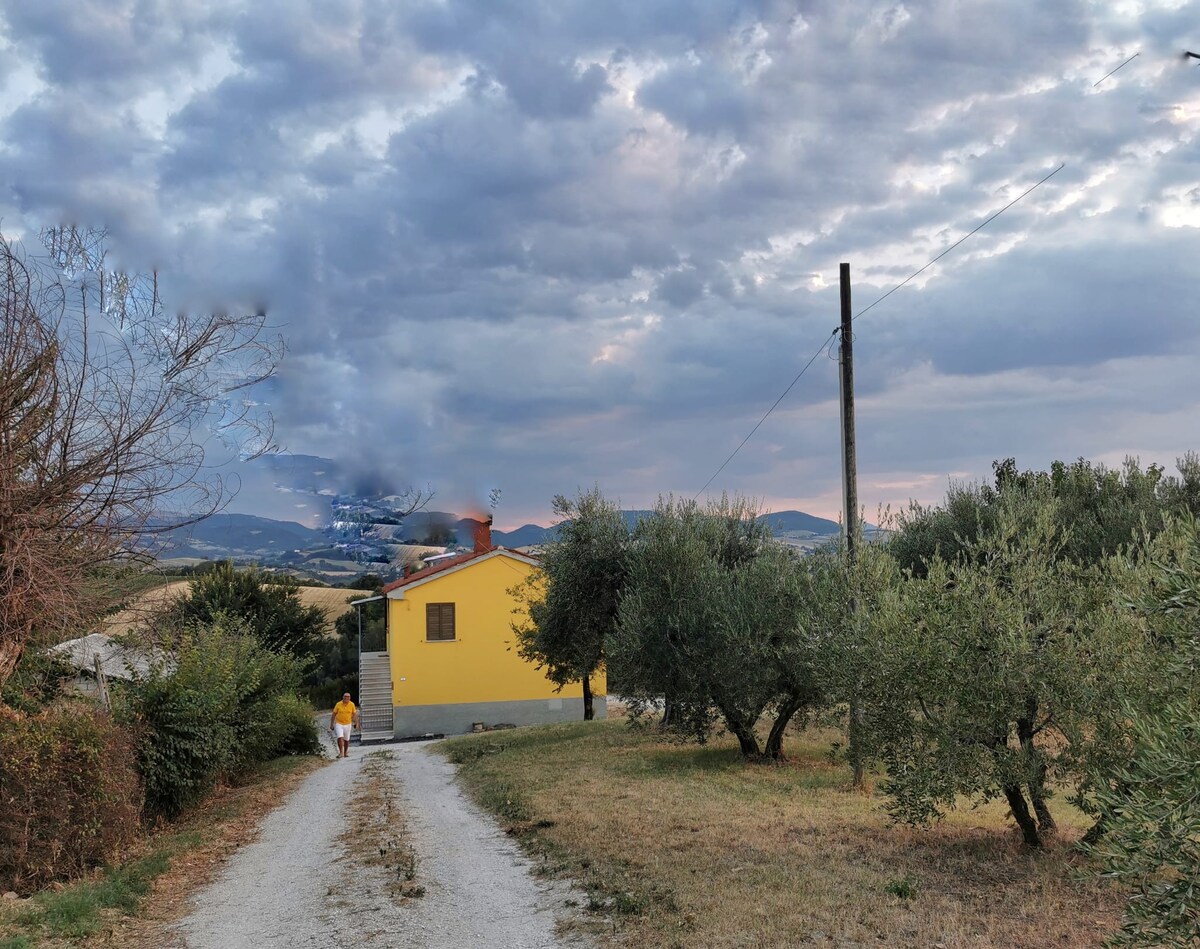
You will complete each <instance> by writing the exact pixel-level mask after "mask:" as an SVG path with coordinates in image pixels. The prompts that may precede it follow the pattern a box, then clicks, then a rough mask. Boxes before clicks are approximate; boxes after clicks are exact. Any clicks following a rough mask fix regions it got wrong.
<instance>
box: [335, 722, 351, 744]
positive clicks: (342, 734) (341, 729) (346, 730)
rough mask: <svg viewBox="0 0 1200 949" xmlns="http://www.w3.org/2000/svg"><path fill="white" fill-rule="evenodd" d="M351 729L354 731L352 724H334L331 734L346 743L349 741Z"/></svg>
mask: <svg viewBox="0 0 1200 949" xmlns="http://www.w3.org/2000/svg"><path fill="white" fill-rule="evenodd" d="M353 729H354V723H353V722H351V723H350V724H349V725H342V724H340V723H334V726H333V734H334V735H335V736H336V737H338V738H345V739H346V741H349V740H350V732H351V731H352V730H353Z"/></svg>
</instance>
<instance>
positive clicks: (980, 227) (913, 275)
mask: <svg viewBox="0 0 1200 949" xmlns="http://www.w3.org/2000/svg"><path fill="white" fill-rule="evenodd" d="M1134 55H1135V56H1136V55H1137V54H1136V53H1135V54H1134ZM1130 58H1132V57H1130ZM1122 65H1124V64H1122ZM1120 68H1121V67H1120V66H1118V67H1117V69H1120ZM1115 71H1116V70H1114V72H1115ZM1065 167H1066V162H1063V163H1062V164H1060V165H1059V166H1058V167H1057V168H1055V169H1054V170H1053V171H1052V172H1050V174H1048V175H1046V176H1045V177H1043V178H1041V179H1040V180H1039V181H1038V182H1037V183H1036V184H1033V185H1031V186H1030V187H1028V188H1026V189H1025V190H1024V191H1022V192H1021V193H1020V194H1019V195H1017V196H1016V197H1015V198H1013V199H1012V200H1011V201H1009V202H1008V204H1006V205H1004V207H1002V208H1000V210H998V211H996V212H994V213H992V214H991V215H989V216H988V217H987V218H986V219H984V221H983V222H982V223H980V224H978V225H976V226H975V227H974V228H973V229H971V230H970V231H968V232H967V233H966V234H964V235H963V236H962V237H960V238H959V239H958V240H956V241H955V242H954V243H953V244H951V245H950V246H949V247H947V248H946V249H945V250H943V251H942V252H941V253H940V254H938V255H937V256H936V257H934V258H933V259H932V260H931V261H929V262H928V263H927V264H925V266H923V267H921V268H920V269H919V270H914V271H913V272H912V273H911V274H909V275H908V276H907V277H905V278H904V279H903V280H902V281H900V282H899V283H898V284H896V285H895V286H894V287H892V289H890V290H889V291H888V292H887V293H885V294H884V295H883V296H881V297H880V298H879V299H878V300H876V301H875V302H874V303H871V304H869V305H868V306H865V307H863V309H861V310H859V311H858V312H857V313H855V314H854V316H852V317H851V318H850V319H851V322H853V321H854V320H857V319H858V318H859V317H860V316H862V315H863V314H864V313H866V312H867V311H868V310H871V309H873V308H874V307H876V306H878V305H879V304H880V303H882V302H883V301H884V300H886V299H887V298H888V297H890V296H891V295H892V294H893V293H895V292H896V291H897V290H899V289H900V288H901V287H903V286H905V285H906V284H908V283H910V282H911V281H913V280H915V279H916V278H917V277H919V276H920V275H921V274H923V273H924V272H925V271H926V270H928V269H929V268H930V267H932V266H933V265H934V264H936V263H937V262H938V261H939V260H941V259H942V258H943V257H945V256H946V255H947V254H948V253H950V252H951V251H952V250H954V248H956V247H958V246H959V245H960V244H962V243H963V242H964V241H966V240H968V239H969V238H971V237H973V236H975V235H976V234H978V233H979V232H980V231H982V230H983V229H984V228H985V227H987V226H988V225H989V224H991V223H992V221H994V220H996V218H998V217H999V216H1000V215H1001V214H1003V213H1004V212H1005V211H1007V210H1008V209H1009V208H1011V207H1013V205H1015V204H1017V203H1018V202H1020V201H1021V200H1023V199H1024V198H1025V197H1026V196H1027V195H1030V194H1032V193H1033V192H1034V191H1036V190H1037V189H1038V188H1040V187H1041V186H1042V185H1044V184H1045V183H1046V182H1047V181H1049V180H1050V179H1051V178H1053V177H1054V176H1055V175H1057V174H1058V173H1059V172H1060V171H1062V170H1063V169H1064V168H1065ZM840 332H841V326H840V325H839V326H836V327H834V330H833V332H832V333H830V334H829V336H827V337H826V338H825V339H824V340H822V342H821V345H820V346H818V347H817V351H816V352H815V353H813V354H812V356H811V357H810V358H809V360H808V362H806V363H805V364H804V368H803V369H801V370H800V371H799V372H798V373H796V377H795V378H794V379H793V380H792V381H791V383H790V384H789V385H788V387H787V388H786V389H784V390H783V392H782V393H781V394H780V396H779V398H777V399H776V400H775V401H774V402H773V403H771V407H770V408H769V409H767V411H766V412H765V413H764V414H763V417H762V418H760V419H759V420H758V422H757V423H755V425H754V428H752V429H750V432H749V434H747V435H746V437H745V438H743V439H742V440H741V442H740V443H739V444H738V446H737V448H735V449H734V450H733V451H732V452H730V454H729V457H728V458H726V459H725V460H724V461H723V462H721V466H720V467H719V468H717V470H716V471H714V472H713V473H712V477H710V478H709V479H708V480H707V481H705V482H704V487H702V488H701V489H700V490H699V491H697V492H696V493H695V494H694V495H692V500H693V501H695V500H696V499H697V498H699V497H700V495H702V494H703V493H704V492H705V490H707V488H708V486H709V485H710V484H712V483H713V481H715V480H716V478H717V475H719V474H720V473H721V472H722V471H724V470H725V467H726V466H727V465H728V464H729V463H730V462H731V461H733V459H734V458H735V457H736V456H737V453H738V452H740V451H741V450H742V449H743V448H744V447H745V446H746V442H748V441H750V439H751V438H752V437H753V436H754V433H755V432H757V431H758V430H759V428H761V427H762V424H763V422H765V421H766V420H767V419H768V418H770V416H771V413H772V412H774V411H775V409H777V408H778V407H779V403H780V402H782V401H783V400H784V398H785V397H786V396H787V394H788V393H789V392H791V391H792V389H794V388H795V386H796V383H797V382H799V381H800V379H801V377H802V376H803V375H804V374H805V373H806V372H808V370H809V367H810V366H812V364H813V363H814V362H815V361H816V359H817V357H818V356H819V355H821V353H822V352H824V351H825V349H826V348H827V347H829V346H831V344H832V340H833V338H834V337H836V336H837V335H838V333H840ZM830 358H833V357H832V350H831V355H830Z"/></svg>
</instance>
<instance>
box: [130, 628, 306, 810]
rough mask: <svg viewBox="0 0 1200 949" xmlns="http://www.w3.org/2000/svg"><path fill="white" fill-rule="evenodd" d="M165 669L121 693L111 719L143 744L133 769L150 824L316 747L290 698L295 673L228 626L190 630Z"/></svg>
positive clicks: (283, 659)
mask: <svg viewBox="0 0 1200 949" xmlns="http://www.w3.org/2000/svg"><path fill="white" fill-rule="evenodd" d="M171 657H172V658H171V661H170V662H164V663H161V664H159V665H158V666H156V667H155V668H154V669H152V670H151V672H150V673H149V674H148V675H146V676H144V677H142V678H140V679H138V680H137V681H135V682H134V683H132V685H131V686H130V687H129V688H127V689H125V690H123V694H122V702H121V706H120V714H121V716H122V717H123V718H124V719H125V720H126V721H128V722H129V723H131V724H136V725H137V726H138V727H139V728H140V729H141V730H142V734H143V740H142V741H141V742H139V747H138V766H139V768H140V770H141V773H142V777H143V780H144V782H145V790H146V813H147V815H148V816H150V817H160V816H161V817H166V818H174V817H176V816H178V815H179V814H180V813H181V812H182V811H184V810H185V809H187V808H188V807H190V806H192V805H193V804H195V803H196V802H197V801H198V800H199V799H200V798H201V797H202V796H203V795H204V794H205V793H207V792H208V790H209V789H210V788H211V787H212V786H213V784H214V783H215V782H216V781H217V780H218V779H219V778H221V777H224V776H233V775H236V774H238V773H241V772H244V771H246V770H248V769H250V768H252V767H253V766H255V765H256V764H259V763H261V762H264V761H267V760H269V759H270V758H273V757H276V756H278V755H280V754H284V753H290V752H296V751H303V752H311V751H313V750H315V749H316V747H317V738H316V727H315V723H314V722H313V720H312V717H311V713H310V712H306V711H305V710H304V706H303V704H302V703H300V702H299V700H297V699H296V698H295V695H296V690H297V689H298V688H299V685H300V679H301V675H302V672H303V667H302V665H301V663H300V662H298V661H297V660H296V659H295V658H293V657H292V656H290V655H288V654H286V653H276V652H271V651H269V650H268V649H266V648H265V647H264V646H263V645H262V644H261V642H259V640H258V639H257V638H256V637H255V636H253V635H252V634H251V633H250V632H249V630H248V627H247V626H246V624H245V623H244V622H243V621H241V620H238V619H234V618H232V617H229V616H218V617H217V618H216V619H215V620H214V621H213V622H211V623H208V624H201V625H196V626H193V627H191V628H190V629H189V630H188V631H187V632H185V633H183V634H182V635H181V636H180V638H179V640H178V641H177V642H176V644H175V646H174V648H173V649H172V650H171Z"/></svg>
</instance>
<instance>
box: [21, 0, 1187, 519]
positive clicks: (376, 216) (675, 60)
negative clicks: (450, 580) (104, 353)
mask: <svg viewBox="0 0 1200 949" xmlns="http://www.w3.org/2000/svg"><path fill="white" fill-rule="evenodd" d="M1189 45H1190V46H1191V47H1192V48H1194V49H1197V50H1198V51H1200V3H1194V2H1193V3H1177V2H1163V3H1151V2H1137V0H1096V2H1072V0H1056V2H1054V3H1037V2H1019V0H998V2H965V0H957V2H955V0H933V2H928V3H920V2H907V3H896V2H890V0H883V2H874V0H852V2H841V0H839V2H834V0H829V2H822V3H801V2H792V3H785V2H767V0H764V2H748V0H746V2H734V0H663V2H653V0H608V2H601V3H598V2H595V0H542V2H538V0H524V2H505V0H472V2H467V0H408V2H404V3H394V2H382V0H380V2H366V0H311V2H302V0H290V2H270V0H38V2H36V3H34V2H29V0H0V222H2V225H3V229H4V232H5V234H7V235H13V236H19V235H21V234H26V235H28V234H29V233H31V232H33V231H35V230H36V229H37V228H38V227H39V226H41V225H43V224H46V223H57V222H61V221H64V220H68V221H76V222H83V223H89V224H102V225H106V226H108V227H109V228H110V230H111V232H112V235H113V240H114V244H115V246H116V248H117V250H118V252H119V253H120V255H121V257H122V259H124V260H126V261H128V262H130V264H131V265H134V266H138V267H143V268H145V267H149V266H157V267H158V268H160V270H161V271H162V272H163V273H164V274H167V275H169V279H170V284H169V286H170V288H171V291H170V292H171V293H172V294H173V299H172V303H173V304H178V305H187V306H194V307H208V306H223V305H246V306H252V305H254V304H255V303H257V302H259V301H263V302H265V303H266V304H267V305H268V307H269V313H270V315H271V317H272V319H273V320H274V321H275V322H276V323H277V324H278V325H279V326H280V327H281V328H282V330H283V332H284V333H285V334H286V336H287V337H288V341H289V347H290V349H289V353H288V356H287V357H286V360H285V362H284V363H283V365H282V366H281V368H280V372H279V374H278V377H277V379H275V380H274V381H273V382H272V383H270V384H269V385H268V386H267V387H266V388H265V389H264V391H263V392H261V393H260V394H259V397H260V398H262V399H263V400H265V401H267V402H269V403H270V405H271V408H272V411H273V412H274V414H275V417H276V420H277V425H278V433H279V436H280V439H281V441H282V443H283V444H284V445H285V446H286V447H287V448H288V449H290V450H291V451H293V452H296V453H299V454H306V455H319V456H323V457H328V458H333V459H339V460H341V461H342V462H343V463H344V464H346V465H348V466H349V467H350V468H352V469H355V470H361V471H362V472H363V473H364V475H365V476H367V477H368V480H371V481H382V482H383V483H386V484H388V485H390V486H392V487H393V488H395V487H399V486H402V485H403V484H406V483H417V484H421V485H424V484H427V483H428V484H432V485H433V486H434V487H435V488H436V489H437V491H438V493H439V498H438V504H437V505H435V506H440V507H455V506H457V507H460V508H461V507H462V506H464V505H465V504H467V503H469V502H470V501H471V500H475V499H478V498H481V497H486V495H487V492H488V491H489V490H490V489H491V488H493V487H499V488H501V489H502V491H503V500H502V502H501V505H500V508H499V511H498V518H497V519H498V522H500V523H501V524H505V525H513V524H517V523H521V522H523V521H526V520H539V521H541V522H543V523H545V522H546V521H547V519H548V517H549V502H550V498H551V497H552V495H554V494H555V493H559V492H565V493H572V492H574V490H575V489H576V488H578V487H579V486H589V485H591V484H592V483H593V482H595V483H598V484H599V485H600V486H601V487H602V488H604V489H605V490H606V491H607V492H609V493H611V494H612V495H615V496H617V497H619V498H620V499H621V501H622V502H623V503H624V504H625V505H626V506H629V507H641V506H646V505H649V504H650V503H652V501H653V499H654V497H655V495H656V494H658V493H659V492H666V491H674V492H676V493H681V494H684V495H687V496H689V497H690V496H691V495H692V494H694V493H695V492H697V491H698V490H699V489H700V488H701V487H702V486H703V485H704V483H705V481H707V480H708V478H709V476H710V475H712V474H713V472H714V470H715V469H716V468H717V466H718V465H719V464H720V463H721V462H722V461H723V460H724V459H725V457H726V456H727V455H728V454H729V452H730V451H732V450H733V448H734V447H736V445H737V444H738V442H739V441H740V440H741V439H742V438H743V437H744V436H745V435H746V433H747V432H748V431H749V430H750V428H751V427H752V426H753V425H754V423H755V422H756V421H757V420H758V419H759V418H760V417H761V415H762V413H763V412H764V411H765V410H766V409H767V407H768V406H770V404H771V403H772V402H773V401H774V399H775V398H776V397H777V396H778V395H779V393H780V392H782V391H783V389H784V388H785V387H786V386H787V384H788V383H789V382H790V381H791V380H792V378H793V377H794V376H795V374H796V372H797V371H798V370H799V369H800V367H801V366H802V365H803V364H804V363H805V362H806V361H807V360H808V358H809V357H810V356H811V355H812V354H813V353H814V352H815V351H816V350H817V347H819V346H820V345H821V342H822V340H824V339H826V338H827V337H828V336H829V334H830V331H831V330H832V329H833V327H834V326H835V324H836V323H837V320H838V295H837V268H838V263H839V261H843V260H845V261H849V262H850V263H851V266H852V271H853V276H854V281H855V282H854V300H855V309H856V310H858V309H862V308H863V307H865V306H866V305H867V304H869V303H870V302H872V301H873V300H875V299H876V298H878V297H879V296H881V295H882V294H883V293H885V292H886V291H887V290H888V289H889V288H891V287H892V286H894V285H895V284H897V283H899V282H900V281H901V280H903V279H904V278H905V277H907V276H908V275H909V274H911V273H912V272H913V271H914V270H916V269H917V268H918V267H920V266H922V265H923V264H924V263H925V262H926V261H928V260H929V259H930V258H932V257H934V256H935V255H936V254H938V253H939V252H940V251H941V250H943V249H944V248H946V247H947V246H949V245H950V244H951V243H953V242H954V241H955V240H957V239H958V238H959V237H961V236H962V235H963V234H965V233H967V232H968V231H969V230H970V229H971V228H973V227H975V226H976V225H977V224H978V223H979V222H980V221H982V220H983V219H984V218H986V217H987V216H988V215H989V214H990V213H991V212H993V211H994V210H996V209H997V208H999V207H1002V206H1003V205H1004V204H1006V203H1007V202H1008V201H1010V200H1012V199H1013V198H1014V197H1016V196H1017V195H1018V194H1020V193H1021V192H1022V191H1023V190H1025V189H1026V188H1028V187H1029V186H1030V185H1032V184H1033V183H1034V182H1036V181H1037V180H1039V179H1040V178H1042V177H1043V176H1045V175H1046V174H1047V173H1048V172H1050V171H1051V170H1053V169H1054V168H1056V167H1057V166H1058V165H1059V164H1065V167H1064V168H1063V170H1062V171H1061V172H1059V173H1058V174H1057V175H1056V176H1055V177H1054V178H1053V179H1051V180H1050V181H1049V182H1047V183H1046V184H1045V185H1043V186H1042V187H1041V188H1039V189H1038V190H1036V191H1035V192H1033V193H1032V194H1031V195H1029V197H1027V198H1026V199H1025V200H1024V201H1022V202H1021V203H1020V204H1018V205H1017V206H1016V207H1014V208H1013V209H1012V210H1010V211H1008V212H1007V213H1005V214H1004V215H1003V216H1002V217H1000V218H999V219H997V220H996V221H995V222H993V223H992V224H991V225H989V226H988V228H986V229H985V230H983V231H981V232H980V233H979V234H977V235H976V236H974V237H972V238H971V239H970V240H969V241H967V242H966V243H965V244H963V245H962V247H961V248H959V249H958V250H956V251H954V252H953V253H952V254H950V255H948V256H947V257H946V258H944V259H943V260H942V261H941V262H939V263H938V264H936V265H935V266H933V267H931V268H930V269H929V270H927V271H925V272H924V273H923V274H922V275H921V276H920V277H919V278H918V279H916V280H914V281H913V282H912V283H910V284H909V285H908V286H907V287H905V288H904V289H902V290H900V291H899V292H897V293H895V294H893V295H892V296H890V297H889V298H888V299H887V300H886V301H884V302H883V303H881V304H880V305H879V306H877V307H875V308H873V309H872V310H871V311H870V312H869V313H867V314H866V315H865V316H863V317H862V319H861V320H860V321H859V323H858V324H856V335H855V352H856V374H857V386H858V396H859V402H858V408H859V418H858V426H859V437H860V445H859V463H860V479H861V488H860V490H861V495H862V500H863V504H864V505H865V507H866V508H867V511H868V514H872V513H873V512H874V510H875V508H876V505H878V504H881V503H888V502H890V503H892V504H896V503H898V502H903V501H904V500H905V499H907V498H909V497H917V498H922V499H927V500H929V499H935V498H937V497H939V496H940V495H941V494H942V492H943V491H944V489H945V486H946V483H947V479H948V478H949V477H965V478H981V477H985V476H986V475H987V474H988V472H989V468H990V463H991V461H992V459H993V458H998V457H1005V456H1009V455H1014V456H1016V457H1017V459H1018V462H1019V463H1020V464H1021V465H1022V466H1026V467H1033V466H1039V467H1040V466H1045V465H1047V464H1048V463H1049V462H1050V461H1051V460H1053V459H1054V458H1075V457H1078V456H1081V455H1082V456H1087V457H1089V458H1093V459H1098V460H1102V461H1105V462H1110V463H1119V462H1120V461H1121V459H1122V458H1123V457H1124V456H1125V455H1127V454H1134V455H1138V456H1140V457H1141V459H1142V461H1143V462H1150V461H1159V462H1166V463H1168V464H1170V463H1171V462H1173V460H1174V458H1175V457H1176V456H1178V455H1179V454H1181V453H1182V452H1184V451H1186V450H1189V449H1196V448H1200V411H1198V409H1200V383H1198V381H1197V380H1198V376H1200V319H1198V317H1200V307H1198V300H1200V272H1198V270H1197V262H1198V257H1200V155H1198V152H1197V148H1198V145H1200V138H1198V136H1197V133H1198V132H1200V69H1195V68H1193V66H1194V64H1195V63H1196V62H1197V60H1191V61H1190V62H1186V63H1185V62H1184V61H1183V60H1182V59H1181V56H1180V54H1181V53H1182V51H1183V49H1185V48H1187V47H1188V46H1189ZM1134 53H1137V54H1138V56H1137V58H1135V59H1133V60H1132V62H1130V63H1129V64H1128V65H1127V66H1125V67H1124V68H1122V69H1121V70H1120V71H1119V72H1117V73H1116V74H1115V75H1113V76H1112V77H1111V78H1109V79H1107V80H1105V81H1104V82H1102V83H1101V84H1100V85H1098V86H1096V85H1094V83H1095V82H1096V81H1097V80H1098V79H1100V77H1102V76H1103V75H1104V74H1105V73H1106V72H1108V71H1109V70H1110V69H1112V68H1113V67H1115V66H1116V65H1117V64H1119V63H1120V62H1122V61H1123V60H1124V59H1126V58H1127V57H1129V56H1132V55H1133V54H1134ZM838 452H839V443H838V426H837V365H836V363H835V362H834V361H833V360H832V359H828V358H825V355H824V354H822V355H821V356H819V357H818V358H817V360H816V361H815V362H814V364H813V366H812V369H811V370H810V371H809V372H808V374H807V375H805V377H804V378H803V379H802V380H801V381H800V382H799V383H798V384H797V386H796V388H795V389H794V390H793V391H792V392H791V394H790V395H789V396H788V398H787V399H786V400H785V401H784V402H783V403H782V404H781V405H780V407H779V408H778V409H777V410H776V411H775V413H774V414H773V415H772V416H771V417H770V419H769V420H768V421H767V422H766V423H765V424H764V425H763V426H762V428H761V429H760V430H759V431H758V433H757V434H756V435H755V437H754V438H753V439H752V440H751V441H750V442H749V444H747V446H746V447H745V448H744V449H743V450H742V451H741V453H740V454H739V455H738V456H737V458H736V459H735V460H734V461H733V462H731V463H730V464H729V466H728V467H727V468H726V469H725V470H724V471H723V472H722V473H721V475H720V476H719V477H718V478H717V479H715V480H714V481H713V484H712V486H711V488H710V490H714V491H720V490H730V491H739V492H742V493H746V494H750V495H754V496H757V497H759V498H762V499H763V500H764V501H765V502H766V503H767V504H768V505H769V506H771V507H772V508H774V509H776V510H780V509H784V508H793V507H795V508H801V509H804V510H807V511H810V512H812V513H816V514H823V515H833V516H836V513H837V510H838V507H839V503H840V502H839V497H840V487H839V461H838V458H839V455H838ZM272 478H273V476H272V475H270V474H268V473H264V472H263V471H262V470H259V469H256V470H255V471H250V472H246V487H245V489H244V491H243V493H242V496H241V497H240V498H239V499H238V500H237V501H235V503H234V506H233V509H234V510H244V511H250V512H257V513H268V514H271V515H273V516H277V517H290V518H294V519H298V520H299V519H304V518H306V517H311V516H312V515H313V509H312V508H301V507H296V506H295V505H297V504H303V503H305V502H304V501H303V500H297V496H296V495H290V496H289V495H282V494H276V493H273V492H272V491H271V490H270V484H271V481H272Z"/></svg>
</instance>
